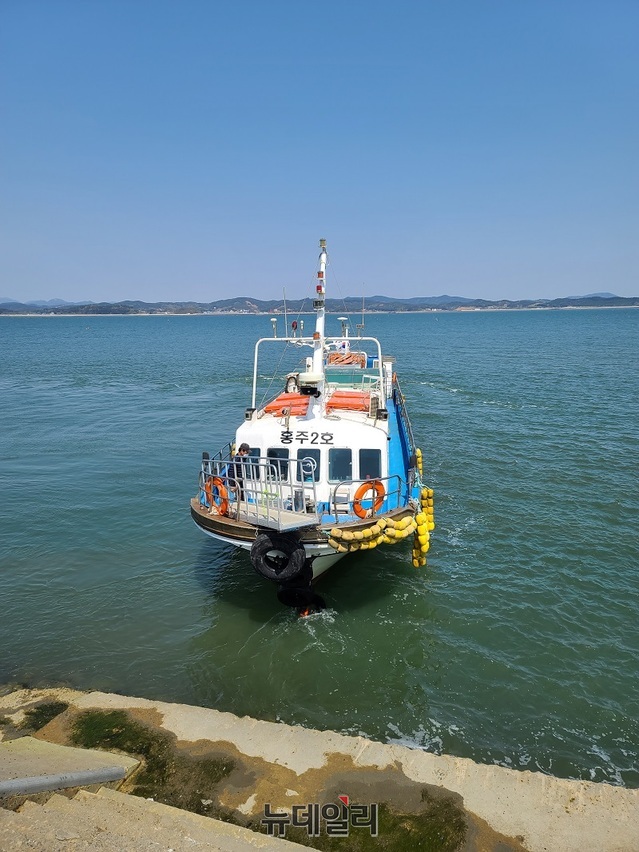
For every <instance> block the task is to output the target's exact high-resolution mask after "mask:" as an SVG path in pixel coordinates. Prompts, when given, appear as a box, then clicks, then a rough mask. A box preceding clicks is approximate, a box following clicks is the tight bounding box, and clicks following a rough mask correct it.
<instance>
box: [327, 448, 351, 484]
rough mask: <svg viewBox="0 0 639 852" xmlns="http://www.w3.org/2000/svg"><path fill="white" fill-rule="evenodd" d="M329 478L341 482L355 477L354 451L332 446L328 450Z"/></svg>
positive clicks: (331, 480)
mask: <svg viewBox="0 0 639 852" xmlns="http://www.w3.org/2000/svg"><path fill="white" fill-rule="evenodd" d="M328 478H329V481H330V482H341V481H342V480H344V479H348V480H350V479H352V478H353V453H352V452H351V450H343V449H341V448H338V447H331V449H330V450H329V451H328Z"/></svg>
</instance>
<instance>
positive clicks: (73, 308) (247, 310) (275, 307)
mask: <svg viewBox="0 0 639 852" xmlns="http://www.w3.org/2000/svg"><path fill="white" fill-rule="evenodd" d="M364 306H365V311H366V313H376V312H377V313H379V312H392V313H408V312H415V311H433V310H434V311H463V310H482V309H501V310H514V309H517V308H519V309H521V308H568V307H575V308H578V307H591V308H596V307H634V306H639V297H622V296H615V295H613V294H612V293H594V294H591V295H590V296H573V297H566V298H563V299H534V300H533V299H520V300H517V301H510V300H508V299H501V300H499V301H489V300H487V299H468V298H465V297H464V296H445V295H444V296H414V297H412V298H410V299H395V298H393V297H392V296H370V297H367V298H366V299H365V302H364ZM286 309H287V311H288V312H289V313H290V314H294V313H300V312H307V313H311V312H312V309H313V303H312V299H310V298H309V299H291V300H289V301H287V303H286ZM326 310H327V311H328V313H338V314H339V313H349V314H359V313H361V311H362V298H361V296H348V297H347V298H346V299H327V300H326ZM12 313H13V314H16V313H19V314H34V315H37V314H51V313H53V314H225V313H227V314H228V313H234V314H237V313H241V314H264V313H277V314H282V313H284V303H283V301H282V299H271V300H262V299H255V298H252V297H250V296H235V297H231V298H229V299H219V300H218V301H215V302H142V301H137V300H125V301H123V302H99V303H95V302H82V303H77V302H65V301H64V300H63V299H50V300H49V301H39V302H28V303H21V302H16V301H12V300H9V299H6V300H0V314H12Z"/></svg>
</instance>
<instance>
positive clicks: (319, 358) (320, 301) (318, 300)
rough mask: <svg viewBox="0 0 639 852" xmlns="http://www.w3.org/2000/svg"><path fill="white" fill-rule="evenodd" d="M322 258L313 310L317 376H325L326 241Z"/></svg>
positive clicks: (322, 249) (321, 245) (314, 361)
mask: <svg viewBox="0 0 639 852" xmlns="http://www.w3.org/2000/svg"><path fill="white" fill-rule="evenodd" d="M319 244H320V256H319V270H318V272H317V286H316V288H315V299H314V300H313V308H314V310H315V311H316V312H317V318H316V320H315V334H314V335H313V373H315V374H316V375H322V376H323V374H324V322H325V313H326V311H325V308H326V304H325V301H324V296H325V294H326V262H327V260H328V255H327V253H326V240H320V241H319Z"/></svg>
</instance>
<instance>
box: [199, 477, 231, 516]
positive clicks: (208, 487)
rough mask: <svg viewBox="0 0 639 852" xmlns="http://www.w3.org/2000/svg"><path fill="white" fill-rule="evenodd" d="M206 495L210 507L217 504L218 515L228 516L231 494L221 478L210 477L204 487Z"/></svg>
mask: <svg viewBox="0 0 639 852" xmlns="http://www.w3.org/2000/svg"><path fill="white" fill-rule="evenodd" d="M204 493H205V494H206V499H207V500H208V501H209V506H213V505H214V504H215V506H216V508H217V513H218V515H228V511H229V492H228V491H227V489H226V485H224V482H223V481H222V479H220V477H219V476H209V478H208V479H207V480H206V483H205V485H204Z"/></svg>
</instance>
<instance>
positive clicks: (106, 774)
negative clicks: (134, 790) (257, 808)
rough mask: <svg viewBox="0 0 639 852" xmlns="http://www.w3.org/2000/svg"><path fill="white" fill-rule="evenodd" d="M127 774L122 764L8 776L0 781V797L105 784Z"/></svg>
mask: <svg viewBox="0 0 639 852" xmlns="http://www.w3.org/2000/svg"><path fill="white" fill-rule="evenodd" d="M126 774H127V770H126V769H125V768H124V767H123V766H108V767H103V768H102V769H83V770H79V771H77V772H64V773H62V774H60V775H33V776H31V777H30V778H10V779H9V780H8V781H0V798H2V797H4V796H25V795H28V794H29V793H43V792H45V791H47V790H63V789H65V788H67V787H89V786H90V785H91V784H106V783H108V782H109V781H119V780H121V779H122V778H124V777H125V776H126Z"/></svg>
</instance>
